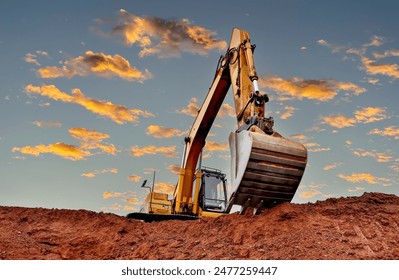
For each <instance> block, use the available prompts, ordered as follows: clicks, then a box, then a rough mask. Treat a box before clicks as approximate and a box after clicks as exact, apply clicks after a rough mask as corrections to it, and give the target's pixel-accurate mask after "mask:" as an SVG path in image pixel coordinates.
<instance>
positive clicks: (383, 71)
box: [360, 56, 399, 78]
mask: <svg viewBox="0 0 399 280" xmlns="http://www.w3.org/2000/svg"><path fill="white" fill-rule="evenodd" d="M360 61H361V62H362V65H363V66H362V69H363V70H365V71H366V73H367V74H369V75H384V76H388V77H392V78H399V66H398V64H396V63H393V64H383V63H377V62H376V60H372V59H369V58H367V57H364V56H363V57H361V58H360Z"/></svg>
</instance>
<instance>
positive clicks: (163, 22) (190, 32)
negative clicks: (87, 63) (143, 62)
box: [97, 9, 227, 58]
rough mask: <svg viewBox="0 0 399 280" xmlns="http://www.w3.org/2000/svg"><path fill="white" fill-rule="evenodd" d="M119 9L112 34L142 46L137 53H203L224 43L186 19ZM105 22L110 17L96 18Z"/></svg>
mask: <svg viewBox="0 0 399 280" xmlns="http://www.w3.org/2000/svg"><path fill="white" fill-rule="evenodd" d="M119 13H120V17H119V19H118V23H116V24H115V25H114V26H113V28H112V32H111V34H113V35H115V34H116V35H119V36H121V37H122V38H123V41H124V43H125V44H126V45H129V46H132V45H137V46H138V47H139V48H140V49H141V51H140V52H139V57H145V56H150V55H157V56H158V57H159V58H167V57H180V55H181V53H183V52H186V53H192V54H199V55H206V54H208V53H209V52H210V51H213V50H217V51H220V50H225V49H226V47H227V43H226V42H225V41H224V40H219V39H217V38H216V32H214V31H211V30H208V29H206V28H204V27H202V26H198V25H193V24H192V23H191V22H190V20H188V19H182V20H174V19H162V18H159V17H139V16H136V15H133V14H130V13H128V12H127V11H126V10H124V9H120V10H119ZM106 22H107V23H109V22H110V21H109V20H107V21H106V20H97V23H99V24H103V23H106ZM97 29H99V28H97ZM103 34H107V33H105V32H103Z"/></svg>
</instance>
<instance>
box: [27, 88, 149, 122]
mask: <svg viewBox="0 0 399 280" xmlns="http://www.w3.org/2000/svg"><path fill="white" fill-rule="evenodd" d="M25 90H26V91H27V92H28V93H35V94H39V95H41V96H45V97H48V98H50V99H53V100H56V101H62V102H65V103H72V104H78V105H81V106H83V107H84V108H86V109H87V110H89V111H91V112H93V113H95V114H98V115H100V116H103V117H106V118H110V119H111V120H113V121H114V122H116V123H118V124H123V123H126V122H138V116H143V117H152V116H153V114H152V113H150V112H147V111H142V110H140V109H129V108H127V107H125V106H123V105H115V104H112V103H111V102H109V101H101V100H96V99H91V98H87V97H86V96H85V95H84V94H83V93H82V92H81V91H80V89H73V90H72V95H69V94H67V93H64V92H62V91H60V90H59V89H58V88H57V87H56V86H55V85H43V86H40V87H38V86H33V85H27V86H26V87H25Z"/></svg>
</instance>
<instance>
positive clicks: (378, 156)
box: [352, 148, 393, 162]
mask: <svg viewBox="0 0 399 280" xmlns="http://www.w3.org/2000/svg"><path fill="white" fill-rule="evenodd" d="M352 150H353V154H354V155H355V156H357V157H372V158H374V159H375V160H376V161H377V162H390V161H392V160H393V157H392V156H390V155H387V154H384V153H380V152H377V151H376V150H371V151H366V150H363V149H360V148H359V149H352Z"/></svg>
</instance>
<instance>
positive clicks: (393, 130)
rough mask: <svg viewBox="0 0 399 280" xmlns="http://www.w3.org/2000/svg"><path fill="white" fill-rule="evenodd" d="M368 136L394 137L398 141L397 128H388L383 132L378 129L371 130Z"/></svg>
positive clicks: (398, 129) (398, 132)
mask: <svg viewBox="0 0 399 280" xmlns="http://www.w3.org/2000/svg"><path fill="white" fill-rule="evenodd" d="M368 134H377V135H381V136H389V137H394V138H395V139H399V128H398V127H395V126H388V127H386V128H384V129H383V130H380V129H377V128H376V129H373V130H371V131H370V132H369V133H368Z"/></svg>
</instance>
